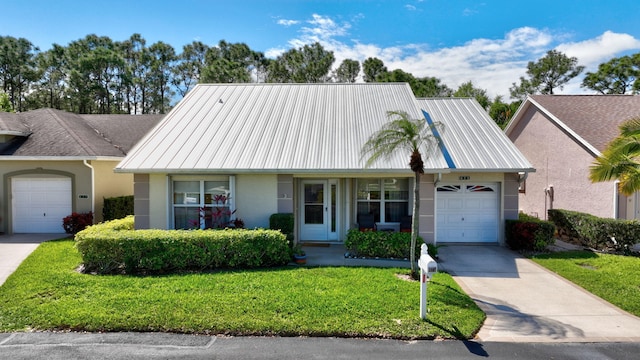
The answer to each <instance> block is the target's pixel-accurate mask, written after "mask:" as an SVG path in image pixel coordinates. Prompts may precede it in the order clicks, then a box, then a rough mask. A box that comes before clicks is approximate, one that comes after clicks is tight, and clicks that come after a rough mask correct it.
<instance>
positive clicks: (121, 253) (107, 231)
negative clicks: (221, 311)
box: [76, 216, 290, 274]
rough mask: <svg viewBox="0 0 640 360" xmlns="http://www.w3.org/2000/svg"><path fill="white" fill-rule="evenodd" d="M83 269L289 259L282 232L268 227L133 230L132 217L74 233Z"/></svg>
mask: <svg viewBox="0 0 640 360" xmlns="http://www.w3.org/2000/svg"><path fill="white" fill-rule="evenodd" d="M76 248H77V249H78V251H79V252H80V254H81V255H82V260H83V263H84V268H85V272H96V273H99V274H109V273H122V272H124V273H128V274H133V273H166V272H173V271H182V270H198V271H200V270H208V269H220V268H235V269H238V268H241V269H245V268H256V267H270V266H281V265H285V264H287V263H288V262H289V260H290V252H289V246H288V244H287V240H286V238H285V236H284V235H283V234H282V233H280V232H279V231H273V230H260V229H258V230H245V229H225V230H133V217H132V216H129V217H127V218H125V219H121V220H113V221H109V222H106V223H102V224H99V225H94V226H91V227H88V228H87V229H85V230H84V231H81V232H79V233H78V234H77V235H76Z"/></svg>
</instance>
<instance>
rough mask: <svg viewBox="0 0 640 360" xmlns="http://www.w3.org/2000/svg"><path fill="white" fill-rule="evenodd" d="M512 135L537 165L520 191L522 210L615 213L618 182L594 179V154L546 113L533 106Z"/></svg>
mask: <svg viewBox="0 0 640 360" xmlns="http://www.w3.org/2000/svg"><path fill="white" fill-rule="evenodd" d="M509 137H510V138H511V140H512V141H513V142H514V144H515V145H516V146H517V147H518V149H520V151H521V152H522V153H523V154H524V155H525V156H526V157H527V159H528V160H529V162H531V164H532V165H533V167H534V168H535V169H536V172H535V173H530V174H529V176H528V178H527V180H526V184H525V192H524V193H521V194H520V198H519V207H520V210H521V211H523V212H525V213H527V214H530V215H535V216H538V217H540V218H541V219H546V215H547V214H546V212H547V209H549V208H551V207H553V208H556V209H566V210H574V211H581V212H586V213H590V214H593V215H596V216H600V217H614V216H615V212H614V192H615V184H614V183H613V182H602V183H595V184H594V183H591V181H590V180H589V166H590V165H591V163H592V162H593V160H594V157H593V156H592V155H591V154H590V153H588V152H587V151H586V150H585V149H584V148H583V147H581V146H580V145H579V144H578V143H576V142H575V141H573V139H572V138H570V137H569V136H568V134H566V133H565V132H564V131H563V130H562V129H561V128H559V127H558V126H556V125H555V124H554V123H553V122H551V120H550V119H549V118H547V117H546V116H545V115H544V114H542V113H540V112H538V111H535V109H534V107H531V108H529V110H528V111H527V112H526V113H525V114H524V116H523V118H522V119H521V121H520V122H519V123H518V124H517V126H516V127H515V128H514V129H513V131H512V132H511V133H510V135H509ZM549 186H553V192H554V199H553V204H551V203H550V199H549V197H548V196H547V195H546V194H545V189H548V188H549Z"/></svg>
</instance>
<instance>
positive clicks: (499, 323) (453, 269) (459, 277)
mask: <svg viewBox="0 0 640 360" xmlns="http://www.w3.org/2000/svg"><path fill="white" fill-rule="evenodd" d="M439 256H440V260H439V264H438V265H439V269H438V270H441V271H446V272H448V273H449V274H451V275H453V277H454V279H455V280H456V282H457V283H458V284H459V285H460V286H461V287H462V288H463V289H464V290H465V292H466V293H467V294H469V296H471V297H472V298H473V299H474V301H475V302H476V304H478V306H479V307H480V308H481V309H482V310H483V311H484V312H485V313H486V314H487V320H486V321H485V323H484V326H483V327H482V329H481V330H480V332H479V333H478V335H477V337H478V339H479V340H481V341H515V342H603V341H608V342H640V318H638V317H636V316H633V315H631V314H629V313H627V312H625V311H622V310H620V309H619V308H617V307H615V306H613V305H611V304H610V303H608V302H606V301H604V300H602V299H600V298H599V297H596V296H594V295H592V294H591V293H589V292H587V291H585V290H583V289H582V288H580V287H578V286H576V285H574V284H573V283H571V282H569V281H567V280H565V279H564V278H562V277H560V276H558V275H556V274H555V273H552V272H550V271H548V270H546V269H545V268H543V267H542V266H540V265H538V264H536V263H534V262H533V261H531V260H528V259H526V258H524V257H522V256H520V255H519V254H518V253H516V252H513V251H511V250H509V249H507V248H504V247H498V246H468V245H447V246H443V247H441V248H440V249H439Z"/></svg>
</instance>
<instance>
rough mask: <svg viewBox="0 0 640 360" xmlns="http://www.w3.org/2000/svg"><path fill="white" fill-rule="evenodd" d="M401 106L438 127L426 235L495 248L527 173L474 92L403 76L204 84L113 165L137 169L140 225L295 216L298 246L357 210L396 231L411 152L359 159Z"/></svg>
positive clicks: (342, 229)
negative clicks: (435, 94)
mask: <svg viewBox="0 0 640 360" xmlns="http://www.w3.org/2000/svg"><path fill="white" fill-rule="evenodd" d="M395 110H400V111H406V112H407V113H408V114H409V116H410V117H411V118H414V119H415V118H419V119H426V120H428V121H439V122H442V123H444V125H445V130H444V132H443V134H442V138H443V146H442V147H441V148H437V147H436V148H435V149H434V153H433V154H431V156H429V157H428V158H427V159H426V160H425V168H426V173H425V174H424V175H423V176H422V177H421V184H420V187H421V192H420V197H421V198H420V202H421V203H420V206H421V208H420V209H421V213H420V219H419V221H420V235H421V236H422V237H423V238H424V239H425V241H427V242H432V243H433V242H434V241H437V242H469V243H474V242H482V243H494V244H495V243H503V237H504V235H503V228H504V226H503V225H504V220H505V219H513V218H517V216H518V186H519V183H518V181H519V179H520V178H521V177H523V176H524V175H523V174H524V173H526V172H529V171H533V168H532V167H531V165H530V164H529V162H528V161H527V160H526V159H525V158H524V157H523V156H522V154H520V152H519V151H518V150H517V149H516V148H515V147H514V146H513V144H512V143H511V142H510V141H509V139H508V138H507V137H506V136H505V135H504V133H503V132H502V131H501V130H500V129H499V128H498V127H497V126H496V124H495V123H494V122H493V121H492V120H491V118H490V117H489V116H488V115H487V113H486V112H485V111H484V110H483V109H482V108H481V107H480V105H479V104H478V103H477V102H476V101H475V100H473V99H460V98H458V99H456V98H442V99H416V98H415V97H414V95H413V93H412V91H411V88H410V87H409V85H408V84H394V83H367V84H208V85H198V86H196V87H195V88H194V89H193V90H191V91H190V92H189V94H187V96H186V97H185V98H184V99H183V100H182V101H181V102H180V103H179V104H178V105H177V106H176V107H175V108H174V109H173V110H172V111H171V112H170V113H169V114H167V116H166V117H165V119H164V120H163V121H162V122H161V123H159V124H158V125H157V126H156V127H155V128H154V129H153V130H152V131H151V132H149V134H148V135H147V136H146V137H145V138H144V139H143V140H141V141H140V142H139V143H138V145H136V147H135V148H134V149H133V150H132V151H131V152H130V153H129V154H128V155H127V157H125V159H124V160H123V161H122V162H121V163H120V164H119V165H118V166H117V167H116V172H119V173H134V180H135V223H136V227H137V228H140V229H142V228H160V229H172V228H190V227H194V226H195V227H198V226H201V227H205V226H207V225H211V223H212V222H214V223H215V221H212V220H211V219H201V218H200V214H201V211H205V212H207V213H214V214H215V213H220V211H221V210H224V212H225V213H227V214H228V213H229V212H232V211H236V212H235V214H234V216H237V217H238V218H241V219H242V220H244V222H245V224H246V226H247V227H249V228H253V227H268V226H269V217H270V215H271V214H274V213H293V214H294V215H295V237H296V239H297V240H299V241H303V242H311V241H317V242H341V241H343V240H344V239H345V237H346V233H347V231H348V230H349V229H352V228H356V227H357V222H358V217H359V215H365V214H373V216H374V219H375V222H376V227H377V229H378V230H382V229H393V230H398V228H399V226H400V221H401V220H402V219H403V218H404V217H406V216H408V215H410V214H411V209H412V197H413V194H412V188H413V185H412V182H413V173H412V172H411V170H410V169H409V166H408V163H409V155H410V154H409V153H408V152H403V151H398V152H397V153H396V154H394V155H393V156H391V158H389V159H385V160H382V161H379V162H377V163H375V164H374V165H373V166H371V167H369V168H365V167H364V164H365V160H366V159H363V158H361V154H360V149H361V147H362V145H363V144H364V143H365V142H366V140H367V139H368V138H369V136H370V135H371V134H373V133H374V132H375V131H377V130H379V129H380V128H381V127H382V125H383V124H385V123H387V122H388V121H389V118H388V116H387V112H388V111H395ZM424 155H427V154H424ZM227 199H228V200H227Z"/></svg>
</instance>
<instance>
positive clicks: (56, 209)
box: [11, 177, 72, 233]
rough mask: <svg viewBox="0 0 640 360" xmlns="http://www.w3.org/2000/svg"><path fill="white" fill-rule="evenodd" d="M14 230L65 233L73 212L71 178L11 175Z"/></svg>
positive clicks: (18, 231) (19, 231) (17, 231)
mask: <svg viewBox="0 0 640 360" xmlns="http://www.w3.org/2000/svg"><path fill="white" fill-rule="evenodd" d="M11 194H12V198H11V209H12V215H13V232H14V233H64V228H63V227H62V219H63V218H64V217H65V216H67V215H70V214H71V211H72V206H71V179H70V178H62V177H61V178H13V179H11Z"/></svg>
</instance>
